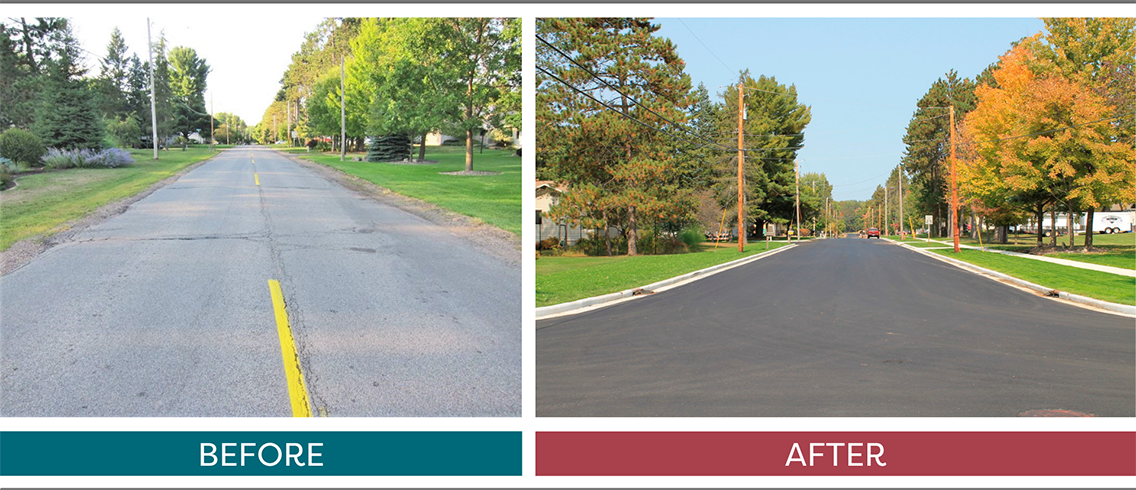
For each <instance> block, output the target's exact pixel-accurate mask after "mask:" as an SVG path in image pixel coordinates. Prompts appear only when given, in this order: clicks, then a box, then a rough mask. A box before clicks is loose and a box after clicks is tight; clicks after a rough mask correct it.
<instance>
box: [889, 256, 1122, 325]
mask: <svg viewBox="0 0 1136 490" xmlns="http://www.w3.org/2000/svg"><path fill="white" fill-rule="evenodd" d="M888 241H889V242H892V243H894V244H896V245H899V246H901V247H903V248H906V249H908V250H914V251H915V252H918V253H921V254H923V255H926V256H928V257H931V258H934V259H937V260H941V261H943V262H946V263H948V264H951V265H954V266H956V267H958V268H960V269H965V270H968V271H970V272H974V273H976V274H979V275H984V276H987V277H992V278H995V279H998V280H1000V281H1005V282H1008V283H1011V284H1015V285H1017V286H1021V287H1024V288H1027V289H1030V290H1033V291H1037V292H1039V293H1041V294H1042V295H1045V296H1050V297H1057V298H1061V299H1063V300H1066V301H1070V302H1073V303H1079V304H1082V305H1086V306H1091V307H1093V308H1097V309H1101V310H1105V311H1111V312H1113V313H1120V314H1121V315H1125V316H1131V317H1136V305H1122V304H1120V303H1110V302H1108V301H1101V300H1099V299H1095V298H1090V297H1088V296H1081V295H1079V294H1072V293H1067V292H1065V291H1058V290H1056V289H1053V288H1047V287H1045V286H1042V285H1040V284H1034V283H1032V282H1029V281H1024V280H1022V279H1018V278H1016V277H1013V276H1009V275H1006V274H1003V273H1001V272H995V271H992V270H990V269H987V268H984V267H979V266H977V265H974V264H971V263H969V262H964V261H961V260H958V259H952V258H950V257H945V256H943V255H940V254H937V253H935V252H928V251H926V250H923V249H921V248H918V247H912V246H909V245H907V244H905V243H899V242H896V241H894V240H888Z"/></svg>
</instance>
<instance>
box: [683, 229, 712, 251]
mask: <svg viewBox="0 0 1136 490" xmlns="http://www.w3.org/2000/svg"><path fill="white" fill-rule="evenodd" d="M678 239H679V240H682V243H685V244H686V246H688V247H693V246H695V245H698V244H699V243H702V242H704V241H706V236H705V235H703V234H702V232H700V231H698V230H696V229H694V228H687V229H685V230H682V233H679V235H678Z"/></svg>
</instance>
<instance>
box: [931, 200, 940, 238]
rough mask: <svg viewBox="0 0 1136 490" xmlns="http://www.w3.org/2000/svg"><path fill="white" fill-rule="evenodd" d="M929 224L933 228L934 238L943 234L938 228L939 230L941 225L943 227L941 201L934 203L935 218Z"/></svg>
mask: <svg viewBox="0 0 1136 490" xmlns="http://www.w3.org/2000/svg"><path fill="white" fill-rule="evenodd" d="M931 225H932V226H933V227H934V228H935V238H942V237H943V234H942V233H940V232H939V230H941V229H942V227H943V204H942V203H939V204H936V205H935V220H934V222H933V223H932V224H931Z"/></svg>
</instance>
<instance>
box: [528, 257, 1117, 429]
mask: <svg viewBox="0 0 1136 490" xmlns="http://www.w3.org/2000/svg"><path fill="white" fill-rule="evenodd" d="M536 335H537V340H536V342H537V349H536V351H537V373H536V374H537V391H536V396H537V415H538V416H595V417H601V416H751V417H761V416H1017V415H1021V414H1023V413H1028V412H1030V411H1031V410H1053V409H1062V410H1074V411H1078V412H1083V413H1090V414H1093V415H1097V416H1127V417H1131V416H1133V415H1134V414H1136V407H1134V405H1136V368H1134V365H1133V360H1134V357H1136V356H1134V353H1133V351H1134V350H1136V347H1134V344H1136V328H1134V326H1133V324H1132V320H1131V318H1125V317H1120V316H1116V315H1111V314H1106V313H1102V312H1096V311H1090V310H1084V309H1080V308H1075V309H1074V308H1069V306H1068V305H1065V304H1062V303H1059V302H1055V301H1052V300H1050V299H1048V298H1044V297H1041V296H1038V295H1036V294H1030V293H1027V292H1024V291H1022V290H1020V289H1017V288H1013V287H1006V285H1005V284H1002V283H1000V282H996V281H990V280H989V279H987V278H984V277H979V276H976V275H974V274H972V273H970V272H968V271H964V270H961V269H958V268H956V267H954V266H952V265H950V264H945V263H943V262H941V261H938V260H933V259H931V258H928V257H924V256H922V255H919V254H916V253H909V251H908V250H905V249H903V248H902V247H893V246H890V244H883V243H879V242H876V241H868V240H857V239H839V240H818V241H814V242H810V243H808V244H807V245H806V246H802V247H797V248H794V249H792V250H787V251H785V252H784V253H781V254H778V255H777V256H776V257H772V258H770V259H769V260H761V261H756V262H753V263H750V264H747V265H744V266H742V267H738V268H734V269H731V270H728V271H723V272H721V273H719V274H715V275H714V276H712V277H707V278H705V279H703V280H701V281H699V282H697V283H694V284H689V285H686V286H684V287H682V288H675V289H672V290H670V291H664V292H660V293H656V294H654V295H650V296H647V297H644V298H642V299H639V300H637V301H634V302H627V303H623V304H619V305H613V306H611V307H608V308H604V309H599V310H595V311H591V312H587V313H584V314H581V315H577V316H571V317H561V318H555V319H550V320H542V321H538V322H537V331H536Z"/></svg>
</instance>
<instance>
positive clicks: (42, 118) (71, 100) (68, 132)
mask: <svg viewBox="0 0 1136 490" xmlns="http://www.w3.org/2000/svg"><path fill="white" fill-rule="evenodd" d="M68 33H69V32H68ZM78 53H79V44H78V41H75V40H74V38H70V42H69V43H68V44H67V49H64V50H62V51H61V52H60V53H59V56H60V57H59V59H57V60H51V61H49V62H48V63H47V65H48V66H49V69H48V73H47V84H46V86H45V87H44V90H43V91H42V92H41V93H40V100H39V106H38V107H37V108H36V121H35V125H34V126H33V129H34V132H35V133H36V135H37V136H39V137H40V139H41V140H43V143H44V145H45V146H47V147H49V148H67V149H82V148H99V147H101V146H102V137H103V128H102V121H101V120H100V119H99V116H98V113H97V109H96V104H95V94H94V93H93V92H92V91H91V90H90V89H89V88H88V86H87V84H86V83H84V82H83V80H81V79H80V78H79V77H81V76H82V75H83V72H84V70H83V68H82V67H80V66H79V63H78Z"/></svg>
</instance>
